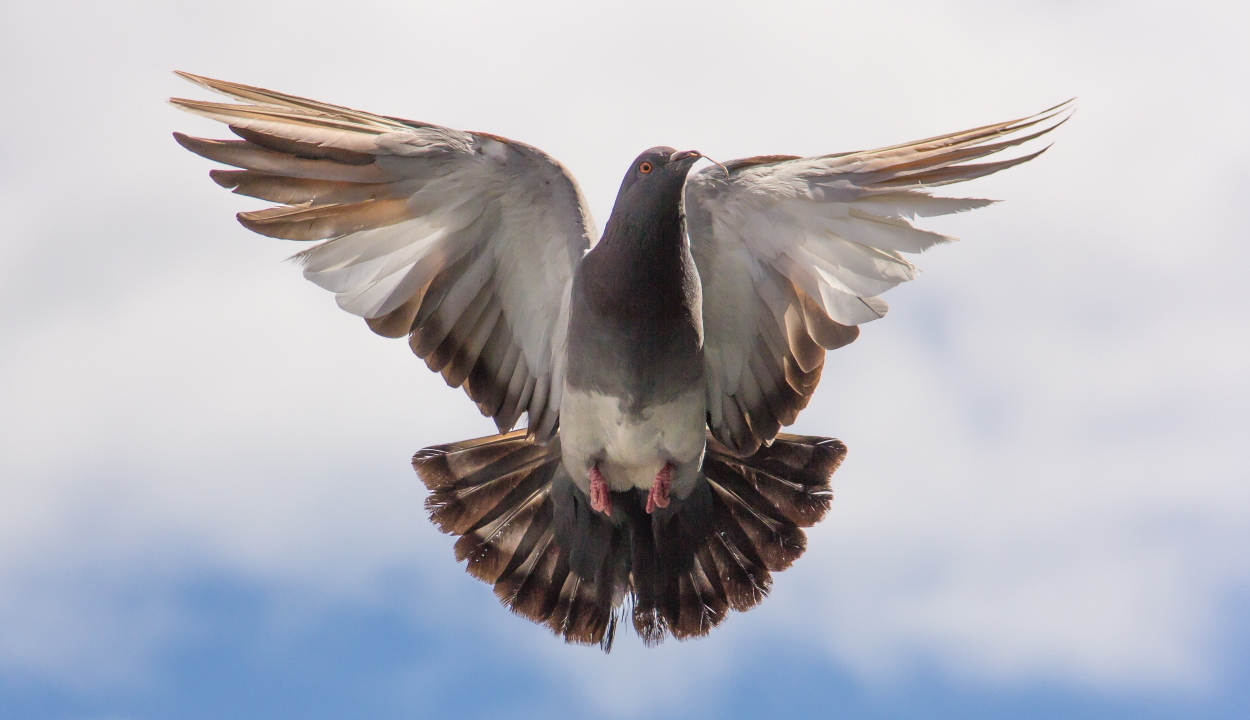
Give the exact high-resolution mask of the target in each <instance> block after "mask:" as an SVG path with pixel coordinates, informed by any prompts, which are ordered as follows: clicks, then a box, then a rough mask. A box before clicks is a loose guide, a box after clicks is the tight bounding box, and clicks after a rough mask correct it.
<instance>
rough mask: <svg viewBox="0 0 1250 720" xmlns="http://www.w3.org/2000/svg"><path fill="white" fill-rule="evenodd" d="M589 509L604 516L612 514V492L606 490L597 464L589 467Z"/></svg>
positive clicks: (606, 485)
mask: <svg viewBox="0 0 1250 720" xmlns="http://www.w3.org/2000/svg"><path fill="white" fill-rule="evenodd" d="M590 508H591V509H592V510H594V511H595V512H601V513H603V514H604V515H611V514H612V491H610V490H608V484H607V483H606V482H604V480H603V473H601V472H599V464H598V463H595V464H594V465H592V466H591V467H590Z"/></svg>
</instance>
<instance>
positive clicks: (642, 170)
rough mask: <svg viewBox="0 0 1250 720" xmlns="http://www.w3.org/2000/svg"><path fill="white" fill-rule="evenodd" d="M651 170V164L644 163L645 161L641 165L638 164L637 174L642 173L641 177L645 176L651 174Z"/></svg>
mask: <svg viewBox="0 0 1250 720" xmlns="http://www.w3.org/2000/svg"><path fill="white" fill-rule="evenodd" d="M652 169H653V168H652V167H651V163H649V162H646V161H645V160H644V161H643V162H641V163H638V172H640V173H642V174H643V175H646V174H647V173H649V172H651V170H652Z"/></svg>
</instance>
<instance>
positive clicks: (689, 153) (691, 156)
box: [668, 150, 703, 163]
mask: <svg viewBox="0 0 1250 720" xmlns="http://www.w3.org/2000/svg"><path fill="white" fill-rule="evenodd" d="M701 157H703V153H701V152H699V151H698V150H682V151H680V152H675V153H673V154H672V155H669V156H668V161H669V162H671V163H675V162H678V161H681V160H691V161H694V160H698V159H699V158H701Z"/></svg>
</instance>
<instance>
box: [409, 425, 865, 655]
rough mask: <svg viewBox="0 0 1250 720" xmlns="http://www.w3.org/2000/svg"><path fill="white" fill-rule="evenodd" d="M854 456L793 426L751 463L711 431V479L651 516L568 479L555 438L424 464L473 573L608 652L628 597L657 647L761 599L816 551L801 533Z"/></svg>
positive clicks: (559, 629) (519, 440)
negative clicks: (596, 501) (600, 499)
mask: <svg viewBox="0 0 1250 720" xmlns="http://www.w3.org/2000/svg"><path fill="white" fill-rule="evenodd" d="M845 455H846V446H844V445H843V444H842V443H841V442H839V441H837V440H833V439H829V438H820V437H808V436H799V435H788V434H784V433H783V434H781V435H778V436H777V439H776V440H775V441H774V442H773V443H772V445H771V446H768V447H763V448H761V449H760V450H759V451H758V452H756V453H755V454H754V455H751V456H750V457H746V458H741V457H736V456H734V455H733V454H732V453H730V452H729V451H728V450H727V449H726V448H725V447H724V446H722V445H720V444H719V443H718V442H716V440H714V439H713V438H712V437H711V436H710V435H709V436H708V448H707V454H706V456H705V459H704V464H703V475H704V479H705V480H706V482H701V483H699V484H698V485H697V486H696V489H695V491H694V492H693V493H692V494H691V495H690V496H689V497H687V498H684V499H676V498H674V501H673V502H672V504H671V505H670V506H669V507H668V508H664V509H662V510H659V511H657V512H655V513H654V514H648V513H647V512H646V511H645V503H646V497H645V495H644V494H643V493H642V492H641V491H637V490H631V491H628V492H622V493H613V514H612V517H611V518H608V517H605V516H604V515H603V514H601V513H598V512H595V511H593V510H592V509H591V507H590V501H589V498H587V497H586V495H585V494H584V493H583V492H582V491H581V490H579V489H578V488H577V487H576V486H575V485H574V484H573V482H572V480H571V479H570V478H569V477H568V475H567V473H566V472H565V471H564V469H563V466H562V463H561V454H560V444H559V441H558V439H557V440H556V441H554V442H551V443H548V444H547V445H538V444H536V443H534V442H532V441H530V440H527V439H526V437H525V431H516V432H512V433H508V434H506V435H494V436H491V437H485V438H479V439H476V440H467V441H464V442H459V443H450V444H447V445H439V446H435V447H431V448H426V449H425V450H422V451H421V452H419V453H417V455H416V456H415V457H414V458H413V466H414V467H415V468H416V470H417V473H418V474H419V475H420V477H421V479H422V481H424V482H425V484H426V486H427V487H428V488H429V489H430V490H431V493H432V494H431V495H430V497H429V499H428V500H427V501H426V508H427V509H428V510H429V511H430V519H431V520H432V521H433V522H434V524H435V525H436V526H437V527H438V528H439V529H440V530H442V531H443V532H446V533H450V534H453V535H459V536H460V539H459V540H457V541H456V545H455V551H456V558H457V559H458V560H466V561H468V567H467V569H468V571H469V573H470V574H471V575H473V576H474V577H476V578H479V579H481V580H483V581H485V582H488V583H490V584H492V585H493V586H494V589H495V595H496V596H497V597H498V598H499V600H500V601H501V602H502V603H503V604H504V605H505V606H507V607H508V608H509V609H510V610H512V611H513V612H515V613H517V614H519V615H522V616H524V617H526V618H529V619H530V620H533V621H534V622H537V623H541V624H543V625H546V626H547V627H548V628H550V629H551V630H552V632H554V633H555V634H557V635H559V636H561V637H562V638H564V640H565V641H566V642H574V643H582V644H597V645H599V646H600V647H601V648H602V649H603V650H604V651H605V652H606V651H609V650H611V647H612V642H613V640H614V638H615V634H616V626H617V623H618V621H619V620H620V619H622V618H623V617H624V616H625V615H626V614H627V611H626V609H625V600H626V598H628V599H629V600H630V607H629V610H628V615H629V616H630V618H631V619H632V624H633V626H634V629H635V631H636V632H637V633H638V635H639V636H640V637H641V638H642V639H643V641H644V642H645V643H646V644H648V645H651V644H656V643H659V642H661V641H663V639H664V638H665V637H667V636H668V635H672V636H673V637H675V638H677V639H686V638H691V637H699V636H702V635H706V634H707V633H708V632H709V631H710V630H711V629H712V628H714V627H716V626H717V625H719V624H720V623H721V622H722V621H723V620H724V619H725V616H726V614H727V613H728V611H729V610H731V609H732V610H738V611H744V610H748V609H750V608H752V607H754V606H755V605H756V604H758V603H759V602H760V601H761V600H763V599H764V597H765V596H767V595H768V592H769V590H770V588H771V587H772V573H775V572H779V571H781V570H784V569H785V568H787V567H789V566H790V564H791V563H793V562H794V561H795V560H796V559H798V557H799V556H800V555H802V554H803V551H804V549H806V542H807V541H806V537H805V536H804V534H803V530H802V528H804V527H810V526H812V525H814V524H815V523H816V522H819V521H820V519H821V518H823V517H824V515H825V513H826V512H827V511H828V510H829V506H830V503H831V501H832V494H831V492H830V490H829V477H830V476H831V475H832V474H833V472H834V470H836V469H837V467H838V465H839V464H840V463H841V462H842V458H843V457H845Z"/></svg>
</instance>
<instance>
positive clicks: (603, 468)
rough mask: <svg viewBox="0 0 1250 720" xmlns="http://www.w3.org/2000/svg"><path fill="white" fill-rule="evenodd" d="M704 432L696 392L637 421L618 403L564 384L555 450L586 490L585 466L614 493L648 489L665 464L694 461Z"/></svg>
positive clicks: (703, 410) (702, 405) (700, 393)
mask: <svg viewBox="0 0 1250 720" xmlns="http://www.w3.org/2000/svg"><path fill="white" fill-rule="evenodd" d="M706 427H707V400H706V396H705V394H704V390H703V388H701V387H700V388H695V389H692V390H691V391H689V392H687V393H685V394H683V395H681V396H679V397H678V398H677V399H676V400H673V401H672V402H669V403H665V404H663V405H656V406H654V407H651V408H648V409H647V410H646V411H644V412H643V413H642V415H641V416H636V415H632V414H630V413H627V412H624V411H623V410H622V409H621V405H620V401H619V400H618V399H617V398H614V397H611V396H608V395H602V394H600V393H595V392H590V393H586V392H580V391H577V390H574V389H572V388H570V387H568V386H567V385H565V388H564V396H563V400H562V402H561V403H560V447H561V450H562V452H563V454H564V466H565V468H566V469H567V470H568V471H569V474H570V475H571V476H572V477H573V482H574V483H576V484H577V485H578V486H579V487H581V488H582V489H583V490H587V491H589V487H590V479H589V471H590V467H591V466H592V465H594V464H595V463H596V462H598V463H599V472H601V473H603V478H604V480H605V481H607V483H608V487H610V488H611V489H613V490H616V491H623V490H629V489H630V488H643V489H647V488H650V487H651V484H652V483H653V482H654V481H655V476H656V474H658V473H659V472H660V470H661V469H662V468H663V467H664V464H665V463H667V462H672V463H674V464H675V465H679V464H682V463H688V462H691V461H693V460H697V459H699V457H700V456H701V454H702V453H703V445H704V439H705V428H706Z"/></svg>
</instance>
